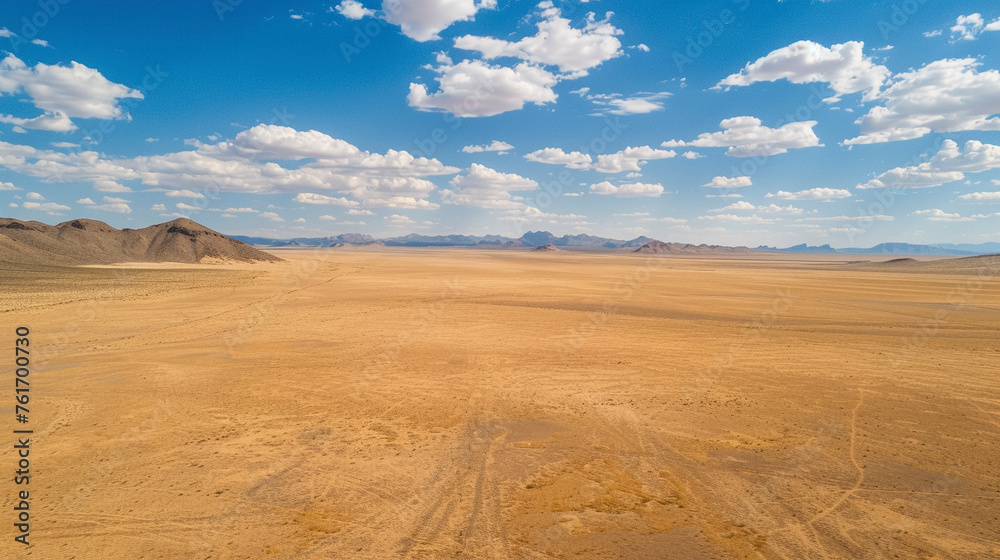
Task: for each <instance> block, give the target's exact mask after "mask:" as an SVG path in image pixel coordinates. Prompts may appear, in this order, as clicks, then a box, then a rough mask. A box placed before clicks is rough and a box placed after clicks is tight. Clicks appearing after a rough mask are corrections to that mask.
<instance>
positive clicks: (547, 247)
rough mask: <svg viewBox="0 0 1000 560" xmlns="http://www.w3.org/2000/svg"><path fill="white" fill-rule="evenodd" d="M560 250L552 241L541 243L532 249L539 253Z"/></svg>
mask: <svg viewBox="0 0 1000 560" xmlns="http://www.w3.org/2000/svg"><path fill="white" fill-rule="evenodd" d="M558 250H559V248H558V247H556V246H555V245H553V244H551V243H549V244H548V245H539V246H538V247H535V248H534V249H532V251H534V252H537V253H550V252H554V251H558Z"/></svg>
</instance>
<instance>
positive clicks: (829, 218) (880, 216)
mask: <svg viewBox="0 0 1000 560" xmlns="http://www.w3.org/2000/svg"><path fill="white" fill-rule="evenodd" d="M895 219H896V218H894V217H892V216H887V215H885V214H877V215H871V216H813V217H810V218H801V219H799V220H796V221H797V222H849V221H851V220H856V221H859V222H868V221H876V222H891V221H893V220H895Z"/></svg>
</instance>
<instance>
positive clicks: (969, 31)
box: [951, 13, 1000, 43]
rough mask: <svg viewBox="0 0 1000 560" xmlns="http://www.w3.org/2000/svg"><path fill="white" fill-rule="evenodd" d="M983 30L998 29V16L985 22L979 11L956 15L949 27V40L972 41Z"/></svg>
mask: <svg viewBox="0 0 1000 560" xmlns="http://www.w3.org/2000/svg"><path fill="white" fill-rule="evenodd" d="M984 31H1000V17H998V18H997V19H995V20H993V21H991V22H990V23H989V24H987V23H986V21H985V20H984V19H983V16H982V14H980V13H973V14H969V15H967V16H958V18H957V19H956V20H955V25H953V26H952V27H951V42H953V43H954V42H956V41H974V40H975V39H977V38H978V37H979V36H980V35H981V34H982V33H983V32H984Z"/></svg>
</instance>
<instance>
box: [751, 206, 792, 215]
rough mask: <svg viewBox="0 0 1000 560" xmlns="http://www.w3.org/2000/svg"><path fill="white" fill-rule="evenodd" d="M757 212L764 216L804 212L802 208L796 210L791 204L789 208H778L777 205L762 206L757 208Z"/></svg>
mask: <svg viewBox="0 0 1000 560" xmlns="http://www.w3.org/2000/svg"><path fill="white" fill-rule="evenodd" d="M757 211H758V212H761V213H763V214H801V213H802V212H803V210H802V209H801V208H796V207H794V206H792V205H791V204H789V205H788V206H778V205H777V204H768V205H767V206H764V205H761V206H758V207H757Z"/></svg>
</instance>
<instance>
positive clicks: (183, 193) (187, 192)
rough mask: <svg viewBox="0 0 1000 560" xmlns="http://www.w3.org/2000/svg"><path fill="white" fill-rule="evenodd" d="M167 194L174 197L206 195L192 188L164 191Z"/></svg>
mask: <svg viewBox="0 0 1000 560" xmlns="http://www.w3.org/2000/svg"><path fill="white" fill-rule="evenodd" d="M163 194H164V195H165V196H169V197H172V198H205V195H203V194H201V193H200V192H195V191H192V190H190V189H182V190H178V191H167V192H165V193H163Z"/></svg>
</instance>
